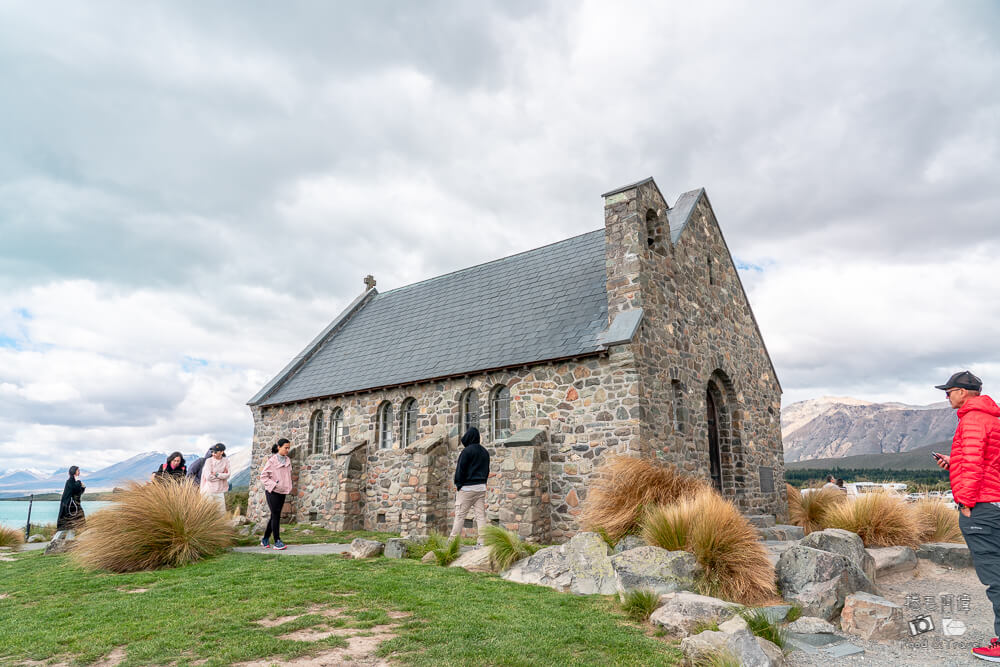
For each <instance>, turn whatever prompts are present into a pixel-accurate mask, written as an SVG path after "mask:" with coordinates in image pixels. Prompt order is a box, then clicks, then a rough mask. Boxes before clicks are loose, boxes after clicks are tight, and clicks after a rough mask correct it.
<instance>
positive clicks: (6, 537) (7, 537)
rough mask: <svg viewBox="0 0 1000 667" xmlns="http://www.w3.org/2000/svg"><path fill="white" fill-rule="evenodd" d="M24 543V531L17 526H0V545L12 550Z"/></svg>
mask: <svg viewBox="0 0 1000 667" xmlns="http://www.w3.org/2000/svg"><path fill="white" fill-rule="evenodd" d="M22 544H24V531H23V530H19V529H17V528H7V527H6V526H0V547H10V548H11V549H13V550H14V551H16V550H18V549H20V548H21V545H22Z"/></svg>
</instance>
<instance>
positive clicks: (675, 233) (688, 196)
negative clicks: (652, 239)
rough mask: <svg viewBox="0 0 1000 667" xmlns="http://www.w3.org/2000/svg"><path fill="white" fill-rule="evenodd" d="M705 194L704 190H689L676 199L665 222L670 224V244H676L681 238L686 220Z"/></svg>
mask: <svg viewBox="0 0 1000 667" xmlns="http://www.w3.org/2000/svg"><path fill="white" fill-rule="evenodd" d="M704 193H705V188H698V189H697V190H689V191H687V192H685V193H684V194H682V195H681V196H680V197H678V198H677V202H676V203H674V205H673V207H672V208H671V209H670V210H668V211H667V222H669V223H670V242H671V243H673V244H675V245H676V244H677V240H678V239H680V237H681V232H683V231H684V228H685V227H687V223H688V220H690V219H691V214H692V213H693V212H694V207H695V204H697V203H698V199H699V198H701V196H702V195H703V194H704Z"/></svg>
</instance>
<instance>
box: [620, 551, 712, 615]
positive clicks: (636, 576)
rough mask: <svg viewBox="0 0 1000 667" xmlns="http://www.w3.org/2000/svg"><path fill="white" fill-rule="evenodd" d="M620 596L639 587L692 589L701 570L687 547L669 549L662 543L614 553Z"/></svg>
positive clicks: (666, 590) (658, 590)
mask: <svg viewBox="0 0 1000 667" xmlns="http://www.w3.org/2000/svg"><path fill="white" fill-rule="evenodd" d="M611 567H612V568H614V571H615V586H616V587H617V589H618V597H619V598H621V600H622V602H624V601H625V594H626V593H627V592H629V591H634V590H638V589H647V590H651V591H653V592H655V593H657V594H659V595H663V594H664V593H673V592H674V591H681V590H689V589H690V588H691V587H692V586H693V585H694V579H695V576H696V575H697V574H698V572H699V571H700V570H701V568H700V567H699V566H698V562H697V561H696V560H695V559H694V555H693V554H690V553H688V552H687V551H667V550H666V549H661V548H660V547H636V548H635V549H629V550H628V551H623V552H621V553H620V554H617V555H615V556H612V557H611Z"/></svg>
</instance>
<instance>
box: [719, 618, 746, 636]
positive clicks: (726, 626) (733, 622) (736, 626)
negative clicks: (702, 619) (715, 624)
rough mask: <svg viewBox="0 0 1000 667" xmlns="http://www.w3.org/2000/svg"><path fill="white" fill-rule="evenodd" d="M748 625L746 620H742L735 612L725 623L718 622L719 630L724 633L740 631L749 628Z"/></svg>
mask: <svg viewBox="0 0 1000 667" xmlns="http://www.w3.org/2000/svg"><path fill="white" fill-rule="evenodd" d="M749 629H750V626H749V625H747V622H746V621H745V620H743V617H742V616H740V615H739V614H736V615H735V616H733V617H732V618H731V619H729V620H728V621H726V622H725V623H719V632H725V633H726V634H732V633H734V632H740V631H742V630H749Z"/></svg>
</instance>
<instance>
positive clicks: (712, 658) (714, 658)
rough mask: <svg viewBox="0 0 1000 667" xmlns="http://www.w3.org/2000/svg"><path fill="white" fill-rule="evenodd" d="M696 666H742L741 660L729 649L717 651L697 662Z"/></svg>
mask: <svg viewBox="0 0 1000 667" xmlns="http://www.w3.org/2000/svg"><path fill="white" fill-rule="evenodd" d="M695 666H696V667H740V661H739V660H737V659H736V656H734V655H733V654H732V653H730V652H729V651H715V652H714V653H710V654H708V655H707V656H705V657H704V658H702V659H701V660H699V661H698V662H697V663H695Z"/></svg>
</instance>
